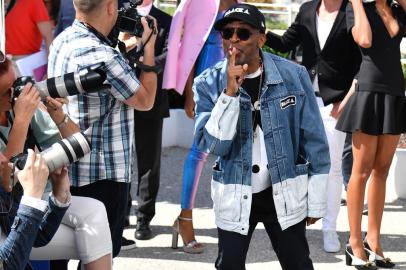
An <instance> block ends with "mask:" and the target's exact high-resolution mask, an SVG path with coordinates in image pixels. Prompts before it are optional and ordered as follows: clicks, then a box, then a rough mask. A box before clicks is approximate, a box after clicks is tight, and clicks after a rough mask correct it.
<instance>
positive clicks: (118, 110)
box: [48, 20, 140, 186]
mask: <svg viewBox="0 0 406 270" xmlns="http://www.w3.org/2000/svg"><path fill="white" fill-rule="evenodd" d="M99 62H104V63H105V64H106V66H105V68H104V70H105V72H106V74H107V81H108V83H109V84H110V85H111V88H110V89H108V90H101V91H99V92H96V93H86V94H81V95H76V96H71V97H69V104H68V105H67V106H66V111H67V113H68V114H69V116H70V118H71V119H72V121H74V122H75V123H77V124H79V126H80V130H82V132H84V134H85V135H86V136H87V138H88V139H89V140H90V142H91V144H92V151H91V153H90V155H87V156H86V157H84V158H83V159H81V160H80V161H78V162H76V163H74V164H72V166H71V167H70V177H71V181H72V185H73V186H82V185H86V184H90V183H92V182H95V181H98V180H111V181H118V182H129V181H130V165H131V160H132V157H131V147H132V144H133V137H134V109H133V108H132V107H130V106H127V105H126V104H124V103H123V102H124V101H125V100H127V99H129V98H131V97H132V96H133V95H134V94H135V93H136V92H137V90H138V88H139V86H140V82H139V81H138V79H137V77H136V75H135V73H134V72H133V70H132V69H131V67H130V66H128V65H127V63H126V61H125V59H124V58H123V57H122V55H121V54H120V53H119V52H118V51H116V50H115V49H113V48H112V47H111V46H110V44H108V42H107V40H105V41H103V40H101V39H100V38H98V37H97V36H96V34H95V33H94V32H93V31H90V30H89V29H88V28H87V27H86V26H85V25H83V24H82V23H80V22H79V21H77V20H75V21H74V23H73V24H72V26H71V27H69V28H67V29H66V30H65V31H64V32H62V33H61V34H60V35H59V36H58V37H57V38H56V39H55V40H54V41H53V43H52V46H51V48H50V53H49V58H48V76H49V77H55V76H61V75H63V74H65V73H68V72H73V71H77V70H78V68H80V67H86V66H89V65H92V64H96V63H99Z"/></svg>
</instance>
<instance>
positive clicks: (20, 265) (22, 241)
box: [0, 191, 68, 270]
mask: <svg viewBox="0 0 406 270" xmlns="http://www.w3.org/2000/svg"><path fill="white" fill-rule="evenodd" d="M7 196H8V194H6V193H5V192H4V191H2V192H1V199H2V200H3V199H6V200H8V198H7ZM17 207H18V210H17V214H16V215H15V217H14V216H10V217H9V218H10V221H13V220H14V221H13V222H12V224H10V225H9V228H7V229H9V231H10V233H9V234H8V236H7V239H6V240H5V241H4V242H3V243H2V244H1V245H0V263H2V264H3V267H4V269H5V270H23V269H26V267H27V263H28V259H29V256H30V253H31V249H32V247H42V246H45V245H47V244H48V243H49V241H51V239H52V237H53V236H54V234H55V233H56V231H57V230H58V228H59V224H60V223H61V221H62V218H63V216H64V215H65V212H66V210H67V209H68V207H59V206H57V205H56V204H55V203H54V202H53V200H52V199H51V197H49V200H48V207H47V210H46V211H45V212H42V211H40V210H38V209H36V208H33V207H30V206H27V205H23V204H20V205H18V206H17ZM12 212H14V213H15V210H14V211H12ZM2 233H5V232H4V231H2ZM0 269H2V268H1V267H0ZM30 269H31V268H30Z"/></svg>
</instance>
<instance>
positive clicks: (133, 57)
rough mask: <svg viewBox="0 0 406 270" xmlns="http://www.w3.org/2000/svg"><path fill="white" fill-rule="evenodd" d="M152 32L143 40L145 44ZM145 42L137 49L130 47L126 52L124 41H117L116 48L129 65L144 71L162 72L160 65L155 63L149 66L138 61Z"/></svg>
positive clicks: (142, 52)
mask: <svg viewBox="0 0 406 270" xmlns="http://www.w3.org/2000/svg"><path fill="white" fill-rule="evenodd" d="M153 34H154V33H151V34H150V35H149V37H148V39H147V41H146V42H145V44H147V43H148V42H149V40H150V39H151V37H152V35H153ZM145 44H143V45H142V47H141V49H139V50H137V49H136V48H134V49H132V50H131V51H129V52H127V50H126V47H125V44H124V42H122V41H118V48H119V50H120V52H121V53H122V54H123V55H124V57H125V58H126V59H127V60H128V61H129V65H130V66H131V67H134V65H135V67H136V68H138V69H140V70H142V71H145V72H154V73H156V74H159V73H161V72H162V67H161V65H155V66H149V65H145V64H144V63H142V62H140V57H141V56H142V55H143V54H144V47H145Z"/></svg>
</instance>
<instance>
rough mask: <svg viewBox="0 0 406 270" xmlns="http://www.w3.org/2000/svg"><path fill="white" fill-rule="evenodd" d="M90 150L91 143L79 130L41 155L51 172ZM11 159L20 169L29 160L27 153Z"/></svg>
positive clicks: (81, 156)
mask: <svg viewBox="0 0 406 270" xmlns="http://www.w3.org/2000/svg"><path fill="white" fill-rule="evenodd" d="M90 151H91V145H90V142H89V141H88V139H87V138H86V136H85V135H84V134H83V133H81V132H77V133H75V134H73V135H72V136H70V137H68V138H65V139H63V140H60V141H58V142H56V143H54V144H53V145H52V146H51V147H49V148H47V149H45V150H44V151H42V152H41V155H42V157H43V158H44V160H45V163H46V164H47V166H48V169H49V172H53V171H55V170H57V169H60V168H62V167H64V166H68V165H69V164H72V163H73V162H75V161H77V160H79V159H81V158H83V157H84V156H85V155H87V154H88V153H90ZM10 161H11V162H13V163H15V164H16V166H17V168H18V169H20V170H22V169H24V166H25V163H26V161H27V154H20V155H18V156H16V157H13V158H12V159H11V160H10Z"/></svg>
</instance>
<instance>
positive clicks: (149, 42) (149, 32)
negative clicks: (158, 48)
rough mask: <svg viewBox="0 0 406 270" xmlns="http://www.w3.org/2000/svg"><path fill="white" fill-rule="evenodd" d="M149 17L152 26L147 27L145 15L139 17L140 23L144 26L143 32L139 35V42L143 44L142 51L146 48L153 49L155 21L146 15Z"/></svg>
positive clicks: (155, 29) (155, 31)
mask: <svg viewBox="0 0 406 270" xmlns="http://www.w3.org/2000/svg"><path fill="white" fill-rule="evenodd" d="M148 18H149V19H151V20H152V21H153V22H154V23H153V27H152V28H149V25H148V22H147V19H146V18H145V17H142V18H141V23H142V26H143V27H144V33H143V34H142V37H141V42H142V44H145V47H144V51H145V50H148V49H152V51H154V50H155V41H156V37H157V33H158V30H157V22H156V19H155V18H154V17H151V16H148Z"/></svg>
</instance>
